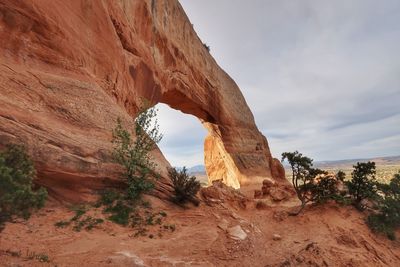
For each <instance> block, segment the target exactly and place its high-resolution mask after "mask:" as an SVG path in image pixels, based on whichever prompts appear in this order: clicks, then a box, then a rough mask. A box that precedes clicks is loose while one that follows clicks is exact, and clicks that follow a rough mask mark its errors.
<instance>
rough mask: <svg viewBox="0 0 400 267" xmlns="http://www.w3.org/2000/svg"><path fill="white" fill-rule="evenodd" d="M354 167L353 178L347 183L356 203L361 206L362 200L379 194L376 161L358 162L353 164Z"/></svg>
mask: <svg viewBox="0 0 400 267" xmlns="http://www.w3.org/2000/svg"><path fill="white" fill-rule="evenodd" d="M353 168H354V170H353V172H352V173H351V177H352V178H351V180H350V181H348V182H347V183H346V184H347V187H348V189H349V194H350V195H351V197H352V198H353V201H354V204H355V205H356V207H359V205H360V202H361V201H362V200H364V199H373V198H375V197H376V196H377V194H376V193H377V181H376V178H375V174H376V170H375V162H370V161H368V162H366V163H360V162H357V165H355V166H353Z"/></svg>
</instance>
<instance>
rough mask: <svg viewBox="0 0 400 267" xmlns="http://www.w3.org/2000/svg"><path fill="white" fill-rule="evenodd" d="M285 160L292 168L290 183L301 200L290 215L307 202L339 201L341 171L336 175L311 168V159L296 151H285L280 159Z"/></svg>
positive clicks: (295, 213)
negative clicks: (299, 205)
mask: <svg viewBox="0 0 400 267" xmlns="http://www.w3.org/2000/svg"><path fill="white" fill-rule="evenodd" d="M285 160H287V161H288V162H289V164H290V166H291V169H292V184H293V187H294V189H295V191H296V194H297V197H298V198H299V200H300V201H301V207H300V209H299V210H298V211H297V212H294V213H291V215H297V214H299V213H300V212H301V211H302V209H303V208H304V207H305V205H306V204H307V203H311V202H314V203H324V202H326V201H327V200H328V199H333V200H338V201H341V199H342V198H340V197H339V196H338V187H337V185H338V181H341V179H342V178H343V177H342V173H340V172H339V173H338V174H336V175H332V174H329V173H328V172H326V171H324V170H321V169H318V168H313V163H312V162H313V160H312V159H311V158H308V157H306V156H303V154H301V153H299V152H298V151H295V152H285V153H283V154H282V161H285Z"/></svg>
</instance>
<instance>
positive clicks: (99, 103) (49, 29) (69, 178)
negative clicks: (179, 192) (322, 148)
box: [0, 0, 284, 198]
mask: <svg viewBox="0 0 400 267" xmlns="http://www.w3.org/2000/svg"><path fill="white" fill-rule="evenodd" d="M227 45H228V44H227ZM141 98H147V99H149V100H151V102H152V103H154V104H156V103H159V102H163V103H166V104H168V105H170V106H171V107H172V108H174V109H178V110H181V111H182V112H184V113H188V114H193V115H194V116H196V117H198V118H199V119H200V121H201V122H202V123H203V124H204V126H205V127H206V128H207V129H208V131H209V136H208V137H207V139H206V141H205V163H206V168H207V173H208V175H209V177H210V180H215V179H223V181H224V182H225V183H226V184H228V185H231V186H233V187H235V188H238V187H239V186H240V185H241V184H242V185H243V184H246V183H251V182H254V181H261V180H262V179H263V178H265V177H271V176H273V177H274V178H276V179H279V178H282V177H284V171H283V168H282V166H281V165H280V163H279V161H276V160H274V159H273V158H272V156H271V153H270V150H269V147H268V143H267V140H266V138H265V137H264V136H263V135H262V134H261V133H260V132H259V130H258V129H257V127H256V125H255V122H254V118H253V115H252V113H251V111H250V109H249V108H248V106H247V104H246V102H245V99H244V98H243V95H242V94H241V92H240V90H239V88H238V86H237V85H236V84H235V82H234V81H233V80H232V79H231V78H230V77H229V76H228V75H227V74H226V73H225V72H224V71H223V70H222V69H221V68H220V67H219V66H218V65H217V63H216V62H215V60H214V59H213V58H212V56H211V55H210V54H209V52H208V51H207V49H206V48H205V47H204V46H203V43H202V42H201V40H200V39H199V38H198V36H197V35H196V33H195V31H194V30H193V26H192V24H191V23H190V21H189V19H188V18H187V16H186V15H185V12H184V11H183V9H182V7H181V6H180V4H179V3H178V1H177V0H159V1H155V0H152V1H150V0H148V1H144V0H115V1H84V0H74V1H63V0H51V1H49V0H38V1H13V0H0V146H1V145H4V144H6V143H8V142H24V143H26V144H27V145H28V147H29V150H30V153H31V154H32V155H33V157H34V160H35V163H36V165H37V168H38V173H39V177H40V180H39V182H40V183H41V184H43V185H45V186H47V187H48V188H50V190H51V192H53V193H55V194H54V195H56V196H60V197H63V198H74V197H76V196H79V195H82V194H83V193H85V192H89V191H90V190H93V189H96V188H101V187H102V186H104V184H105V183H106V182H112V180H113V178H115V177H117V174H118V168H117V167H116V166H115V164H113V163H112V161H111V158H110V153H109V152H110V149H111V143H110V140H111V129H112V128H113V127H114V126H115V121H116V119H117V117H120V118H122V120H123V122H124V123H125V124H127V125H128V124H129V122H130V120H131V117H133V116H135V115H136V113H137V110H138V105H139V101H140V99H141ZM154 157H155V158H156V161H157V163H158V165H159V169H160V172H161V174H163V176H164V177H166V175H165V174H166V172H165V168H166V167H167V166H169V164H168V162H167V161H166V160H165V158H164V157H163V155H162V154H161V153H160V151H155V152H154ZM169 190H170V186H169V181H168V179H166V178H164V179H162V180H160V182H159V186H158V193H159V194H160V195H166V194H167V193H168V191H169ZM80 193H82V194H80Z"/></svg>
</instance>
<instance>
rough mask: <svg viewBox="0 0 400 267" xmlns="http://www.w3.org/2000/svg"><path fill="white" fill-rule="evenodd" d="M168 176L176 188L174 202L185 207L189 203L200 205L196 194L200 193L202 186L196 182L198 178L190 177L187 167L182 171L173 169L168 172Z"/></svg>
mask: <svg viewBox="0 0 400 267" xmlns="http://www.w3.org/2000/svg"><path fill="white" fill-rule="evenodd" d="M168 174H169V177H170V178H171V181H172V184H173V186H174V196H173V197H172V200H173V202H175V203H177V204H179V205H183V204H185V203H186V202H188V201H189V202H192V203H193V204H195V205H199V200H198V199H197V197H196V194H197V192H199V190H200V187H201V185H200V182H199V181H197V180H196V177H195V176H189V175H188V173H187V169H186V167H183V168H182V170H180V171H178V170H177V169H176V168H171V169H169V170H168Z"/></svg>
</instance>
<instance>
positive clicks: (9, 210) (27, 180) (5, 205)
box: [0, 144, 47, 230]
mask: <svg viewBox="0 0 400 267" xmlns="http://www.w3.org/2000/svg"><path fill="white" fill-rule="evenodd" d="M35 177H36V170H35V168H34V165H33V162H32V160H31V159H30V157H29V156H28V155H27V153H26V150H25V147H24V146H22V145H14V144H10V145H8V146H7V147H6V149H5V150H4V151H2V152H0V230H1V227H2V225H3V223H4V222H6V221H8V220H11V219H12V217H13V216H17V217H22V218H24V219H28V218H29V217H30V215H31V212H32V210H34V209H38V208H41V207H43V205H44V202H45V200H46V198H47V191H46V190H45V189H44V188H39V189H38V190H37V191H34V190H33V187H34V185H33V179H34V178H35Z"/></svg>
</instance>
